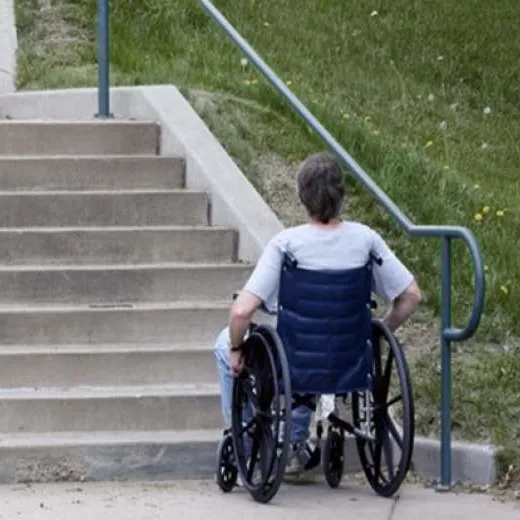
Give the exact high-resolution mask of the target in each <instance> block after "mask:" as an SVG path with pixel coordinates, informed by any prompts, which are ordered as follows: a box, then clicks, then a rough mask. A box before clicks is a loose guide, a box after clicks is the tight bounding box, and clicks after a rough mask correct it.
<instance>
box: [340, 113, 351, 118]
mask: <svg viewBox="0 0 520 520" xmlns="http://www.w3.org/2000/svg"><path fill="white" fill-rule="evenodd" d="M342 117H343V119H350V115H349V114H347V113H346V112H345V113H344V114H343V116H342Z"/></svg>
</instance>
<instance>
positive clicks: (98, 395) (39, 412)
mask: <svg viewBox="0 0 520 520" xmlns="http://www.w3.org/2000/svg"><path fill="white" fill-rule="evenodd" d="M221 425H222V411H221V406H220V391H219V387H218V385H215V384H197V385H196V384H189V385H188V384H186V385H181V384H170V385H135V386H110V387H95V386H89V387H87V386H84V387H83V386H74V387H70V388H61V387H58V388H36V389H35V388H8V389H7V388H3V389H0V432H12V433H16V432H31V433H38V432H59V431H83V432H87V431H117V430H123V431H127V430H130V431H131V430H138V431H146V430H149V431H150V430H152V431H157V430H190V429H216V428H219V427H220V426H221Z"/></svg>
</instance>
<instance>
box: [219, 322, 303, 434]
mask: <svg viewBox="0 0 520 520" xmlns="http://www.w3.org/2000/svg"><path fill="white" fill-rule="evenodd" d="M228 339H229V329H228V327H226V328H225V329H223V330H222V331H221V333H220V334H219V335H218V338H217V341H216V343H215V356H216V358H217V368H218V373H219V377H220V397H221V403H222V416H223V419H224V425H225V427H226V428H227V427H229V426H230V425H231V399H232V392H233V376H232V375H231V372H230V369H229V358H228V346H227V342H228ZM310 422H311V410H310V408H308V407H307V406H299V407H298V408H295V409H294V410H293V411H292V428H291V442H293V443H300V442H305V441H306V440H307V439H308V438H309V426H310Z"/></svg>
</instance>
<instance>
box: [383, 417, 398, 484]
mask: <svg viewBox="0 0 520 520" xmlns="http://www.w3.org/2000/svg"><path fill="white" fill-rule="evenodd" d="M381 433H382V439H381V440H382V444H383V449H384V452H385V460H386V464H387V467H388V477H389V478H390V481H392V480H394V477H395V472H394V450H393V448H392V443H391V442H390V438H389V436H388V431H387V429H386V428H384V427H383V428H382V432H381Z"/></svg>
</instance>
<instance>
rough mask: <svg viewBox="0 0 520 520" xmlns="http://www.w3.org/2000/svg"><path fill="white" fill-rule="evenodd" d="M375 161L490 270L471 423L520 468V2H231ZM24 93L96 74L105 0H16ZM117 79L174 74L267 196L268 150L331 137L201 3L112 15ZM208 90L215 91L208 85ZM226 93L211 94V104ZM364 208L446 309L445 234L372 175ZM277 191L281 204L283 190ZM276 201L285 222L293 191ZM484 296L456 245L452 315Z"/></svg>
mask: <svg viewBox="0 0 520 520" xmlns="http://www.w3.org/2000/svg"><path fill="white" fill-rule="evenodd" d="M215 3H216V5H217V6H218V7H219V8H221V9H222V10H223V12H224V14H225V15H226V16H227V17H228V18H229V19H230V20H231V22H232V23H234V24H235V25H236V26H237V28H238V29H239V30H240V31H241V32H242V34H243V35H244V36H245V37H246V38H247V39H248V41H249V42H250V43H251V44H252V45H253V46H254V47H255V48H256V49H257V50H258V51H259V52H260V54H262V55H263V56H264V58H265V59H266V61H267V62H268V63H270V65H271V66H272V67H273V68H274V70H275V71H276V72H277V73H278V74H279V75H280V76H281V77H282V78H283V79H284V80H285V81H286V82H287V84H288V85H289V86H290V88H291V89H292V90H293V91H294V93H295V94H296V95H297V96H299V97H300V98H301V99H302V101H303V102H304V103H306V104H307V105H308V106H309V108H310V109H311V111H312V112H313V113H314V114H315V115H317V117H318V118H319V119H320V120H321V121H322V123H323V124H324V125H325V127H327V128H328V129H329V130H330V131H331V133H332V134H333V135H334V136H335V137H336V138H337V139H338V140H339V141H340V142H341V143H342V144H343V145H344V146H345V148H346V149H347V150H348V151H349V153H351V154H352V155H353V156H354V157H355V158H356V160H357V162H358V163H359V164H361V166H362V167H363V168H364V169H365V170H366V171H367V172H368V173H369V174H370V175H371V176H372V178H373V179H374V180H375V181H376V182H377V183H378V184H379V185H380V186H381V187H382V188H383V190H385V191H386V192H387V194H388V195H389V196H390V197H391V198H392V199H393V200H394V201H395V202H396V203H397V204H398V205H399V206H401V207H402V208H403V210H404V211H405V213H406V214H407V215H408V216H409V217H410V218H411V219H412V220H413V221H415V222H417V223H423V224H455V225H463V226H468V227H470V228H471V229H472V230H473V231H474V232H475V234H476V235H477V237H478V240H479V242H480V244H481V246H482V251H483V255H484V260H485V264H486V283H487V294H486V308H485V316H484V318H483V321H482V324H481V327H480V329H479V331H478V334H477V336H476V337H475V338H474V339H473V340H472V341H470V342H469V343H468V344H467V346H464V347H461V348H460V349H459V350H458V351H457V352H456V353H455V356H454V368H453V371H454V419H455V422H454V433H455V434H456V435H460V436H462V437H464V438H467V439H486V438H489V439H491V440H492V441H494V442H498V443H502V444H504V445H505V446H506V448H507V453H508V454H510V455H508V457H507V460H509V461H514V463H515V464H516V465H518V464H520V448H519V444H520V439H519V430H518V424H520V411H519V410H520V378H519V377H514V374H515V372H514V370H516V374H518V373H520V372H519V368H520V367H519V364H520V353H519V350H518V347H517V345H518V341H517V339H516V338H517V337H519V336H520V306H518V305H515V302H517V301H518V299H519V296H520V291H519V288H518V284H517V282H516V281H517V280H518V279H520V263H519V262H517V261H516V241H515V238H516V236H517V235H518V230H519V229H520V215H519V211H518V209H517V201H518V200H519V188H518V186H519V184H518V181H517V175H518V173H517V168H518V164H519V162H520V146H519V145H518V143H519V142H520V117H519V116H520V108H519V106H518V99H520V68H519V67H518V66H517V56H518V53H519V51H520V33H518V31H517V27H518V26H519V24H520V4H519V3H518V2H517V1H516V0H502V1H501V2H495V3H493V2H486V1H484V0H468V1H467V2H460V1H459V0H422V1H419V0H415V1H410V0H394V1H393V2H387V1H384V0H366V1H359V0H355V1H353V2H349V3H348V4H346V3H345V2H344V1H343V0H327V2H321V3H320V8H319V10H318V9H316V5H315V3H312V2H301V0H278V1H277V2H268V1H261V0H247V1H246V0H244V1H242V2H236V1H232V0H219V1H216V2H215ZM16 14H17V25H18V31H19V38H20V53H19V75H18V82H19V87H20V88H56V87H61V88H63V87H80V86H89V85H90V86H93V85H95V84H96V74H97V70H96V49H95V24H96V1H95V0H50V3H47V4H46V5H45V6H43V7H42V4H40V3H39V2H38V0H16ZM111 14H112V16H111V73H112V77H111V79H112V83H113V84H120V85H121V84H125V85H128V84H134V85H135V84H150V83H173V84H175V85H177V86H179V87H180V88H181V89H182V91H183V93H184V94H185V95H186V96H187V97H188V99H189V100H190V102H192V104H193V105H194V106H195V107H196V109H197V110H198V111H199V113H201V115H202V117H203V118H204V119H205V120H206V122H207V123H208V125H209V126H210V128H211V129H212V131H213V132H214V133H215V134H216V135H217V136H218V137H219V139H220V140H221V142H222V143H223V144H224V146H225V147H226V148H227V149H228V151H229V152H230V153H231V155H232V156H233V157H234V158H235V159H236V160H237V162H238V164H239V165H240V166H241V167H242V168H243V170H244V172H245V173H246V175H247V176H248V177H249V178H250V179H251V180H252V182H253V183H254V184H255V186H256V187H257V188H258V189H259V190H260V191H261V192H262V193H267V191H268V190H267V188H266V182H265V178H264V177H263V174H262V172H264V169H262V158H263V157H265V156H266V155H269V154H271V155H272V154H274V155H276V156H279V157H282V158H283V160H284V161H285V162H286V163H287V164H293V163H295V162H297V161H299V160H301V159H302V158H303V157H304V156H305V155H306V154H308V153H309V152H311V151H314V150H316V149H317V148H319V147H321V145H320V144H319V142H318V141H317V140H316V138H315V137H314V136H312V134H311V133H310V132H309V131H308V129H307V128H306V126H305V125H304V124H302V123H301V122H300V121H299V120H298V119H297V117H296V116H294V115H293V114H292V112H291V111H290V110H289V109H288V107H287V106H286V105H285V104H284V103H283V102H282V101H281V100H280V99H279V97H278V96H277V95H276V94H275V93H274V92H273V90H272V89H271V88H270V87H269V86H268V85H267V84H266V82H265V81H264V80H263V79H262V78H261V77H259V76H258V74H257V73H256V72H255V71H254V70H253V69H252V67H251V65H249V64H244V63H243V62H242V58H243V56H242V55H241V53H240V52H239V51H237V50H236V49H235V48H234V47H233V45H232V44H231V43H230V41H229V40H228V39H227V38H226V37H225V35H224V34H223V32H222V31H221V30H220V29H219V28H218V27H217V25H216V24H215V23H214V22H212V21H211V20H210V19H209V18H208V17H207V16H206V14H205V13H204V11H203V10H202V9H201V8H200V7H199V6H198V5H197V2H196V0H177V1H176V2H173V3H172V2H171V1H169V0H146V1H145V0H127V1H125V2H114V3H113V5H112V7H111ZM201 92H202V94H201ZM208 100H209V101H208ZM350 185H351V187H350V193H351V204H350V207H349V213H350V214H351V215H352V216H353V217H354V218H356V219H360V220H362V221H365V222H367V223H369V224H371V225H372V226H374V227H376V228H377V229H379V230H380V231H381V232H382V233H383V234H384V236H385V237H387V238H388V241H389V242H390V243H391V245H392V247H394V249H395V250H396V251H397V253H398V254H399V256H401V257H402V258H403V259H405V260H406V263H407V264H408V265H409V266H410V268H411V269H412V270H413V271H414V272H416V273H417V275H418V278H419V282H420V285H421V287H422V288H423V290H424V293H425V295H426V306H427V309H428V311H427V313H426V314H427V316H428V320H429V321H430V322H433V323H435V322H436V320H437V316H438V307H439V249H440V248H439V243H438V242H437V241H435V240H420V241H419V239H414V240H410V239H409V238H408V237H406V236H404V235H403V233H402V232H401V231H400V230H399V229H398V228H397V226H396V225H395V223H394V222H393V220H392V218H390V217H388V216H387V215H386V214H385V213H384V212H383V211H381V209H380V208H379V207H378V205H377V204H375V203H374V202H373V201H372V200H371V199H370V198H369V197H368V196H367V195H366V194H365V193H364V192H363V191H362V190H361V189H360V188H359V186H357V185H356V184H355V183H352V182H350ZM271 200H275V199H271ZM276 200H278V202H277V203H274V202H273V207H274V209H275V211H276V212H277V213H278V214H279V215H281V216H283V220H284V222H285V223H292V220H293V219H292V217H291V215H292V213H291V211H289V210H288V209H287V207H286V206H284V204H283V202H280V201H283V200H284V199H283V197H281V198H280V197H278V199H276ZM472 296H473V286H472V280H471V269H470V265H469V259H468V255H467V253H466V251H465V250H464V248H463V247H462V246H461V245H460V244H456V245H455V246H454V291H453V308H454V313H455V319H456V323H457V324H458V325H463V324H464V323H465V322H466V320H467V316H468V312H469V309H470V304H471V300H472ZM414 347H416V348H417V352H418V355H417V356H413V364H414V368H413V373H414V380H415V386H416V393H417V399H418V410H419V411H418V420H419V427H420V429H421V431H422V432H429V433H433V434H434V433H435V432H436V431H437V429H438V421H437V418H436V408H437V406H438V403H439V381H438V371H436V370H432V367H436V366H437V363H438V360H439V351H438V347H437V345H436V344H435V341H434V340H427V339H426V338H425V337H418V338H416V344H415V345H414Z"/></svg>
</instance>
